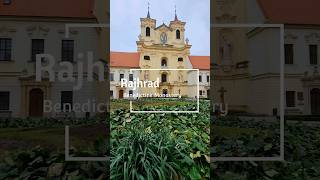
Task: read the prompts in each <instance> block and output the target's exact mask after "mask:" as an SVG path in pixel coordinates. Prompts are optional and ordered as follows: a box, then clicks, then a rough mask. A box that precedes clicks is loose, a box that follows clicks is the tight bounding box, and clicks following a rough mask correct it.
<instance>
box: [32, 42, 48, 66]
mask: <svg viewBox="0 0 320 180" xmlns="http://www.w3.org/2000/svg"><path fill="white" fill-rule="evenodd" d="M37 41H38V42H39V41H40V42H41V41H42V44H41V45H42V47H40V48H39V46H38V45H39V44H37V46H36V47H35V42H37ZM36 48H39V49H36ZM41 48H42V49H41ZM44 51H45V40H44V39H31V61H32V62H34V61H36V59H37V54H43V53H44Z"/></svg>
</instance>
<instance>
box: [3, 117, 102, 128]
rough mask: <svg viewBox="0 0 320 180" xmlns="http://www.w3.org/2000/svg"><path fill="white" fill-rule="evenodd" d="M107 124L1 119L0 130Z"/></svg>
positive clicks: (80, 120) (99, 120)
mask: <svg viewBox="0 0 320 180" xmlns="http://www.w3.org/2000/svg"><path fill="white" fill-rule="evenodd" d="M98 123H105V119H102V118H90V119H88V118H47V119H46V118H26V119H23V118H0V128H20V127H26V128H27V127H28V128H31V127H36V128H40V127H62V126H65V125H92V124H98Z"/></svg>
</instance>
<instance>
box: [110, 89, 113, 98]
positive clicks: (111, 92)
mask: <svg viewBox="0 0 320 180" xmlns="http://www.w3.org/2000/svg"><path fill="white" fill-rule="evenodd" d="M110 97H111V98H113V91H112V90H111V91H110Z"/></svg>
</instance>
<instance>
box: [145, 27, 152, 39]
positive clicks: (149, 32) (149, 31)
mask: <svg viewBox="0 0 320 180" xmlns="http://www.w3.org/2000/svg"><path fill="white" fill-rule="evenodd" d="M150 36H151V29H150V27H146V37H150Z"/></svg>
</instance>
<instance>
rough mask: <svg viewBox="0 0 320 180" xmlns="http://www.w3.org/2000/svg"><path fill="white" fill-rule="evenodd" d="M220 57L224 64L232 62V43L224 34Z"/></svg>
mask: <svg viewBox="0 0 320 180" xmlns="http://www.w3.org/2000/svg"><path fill="white" fill-rule="evenodd" d="M220 57H221V61H222V62H221V63H222V64H225V65H230V64H231V62H232V44H231V42H230V41H229V40H228V39H227V38H226V37H225V36H222V38H221V43H220Z"/></svg>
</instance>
